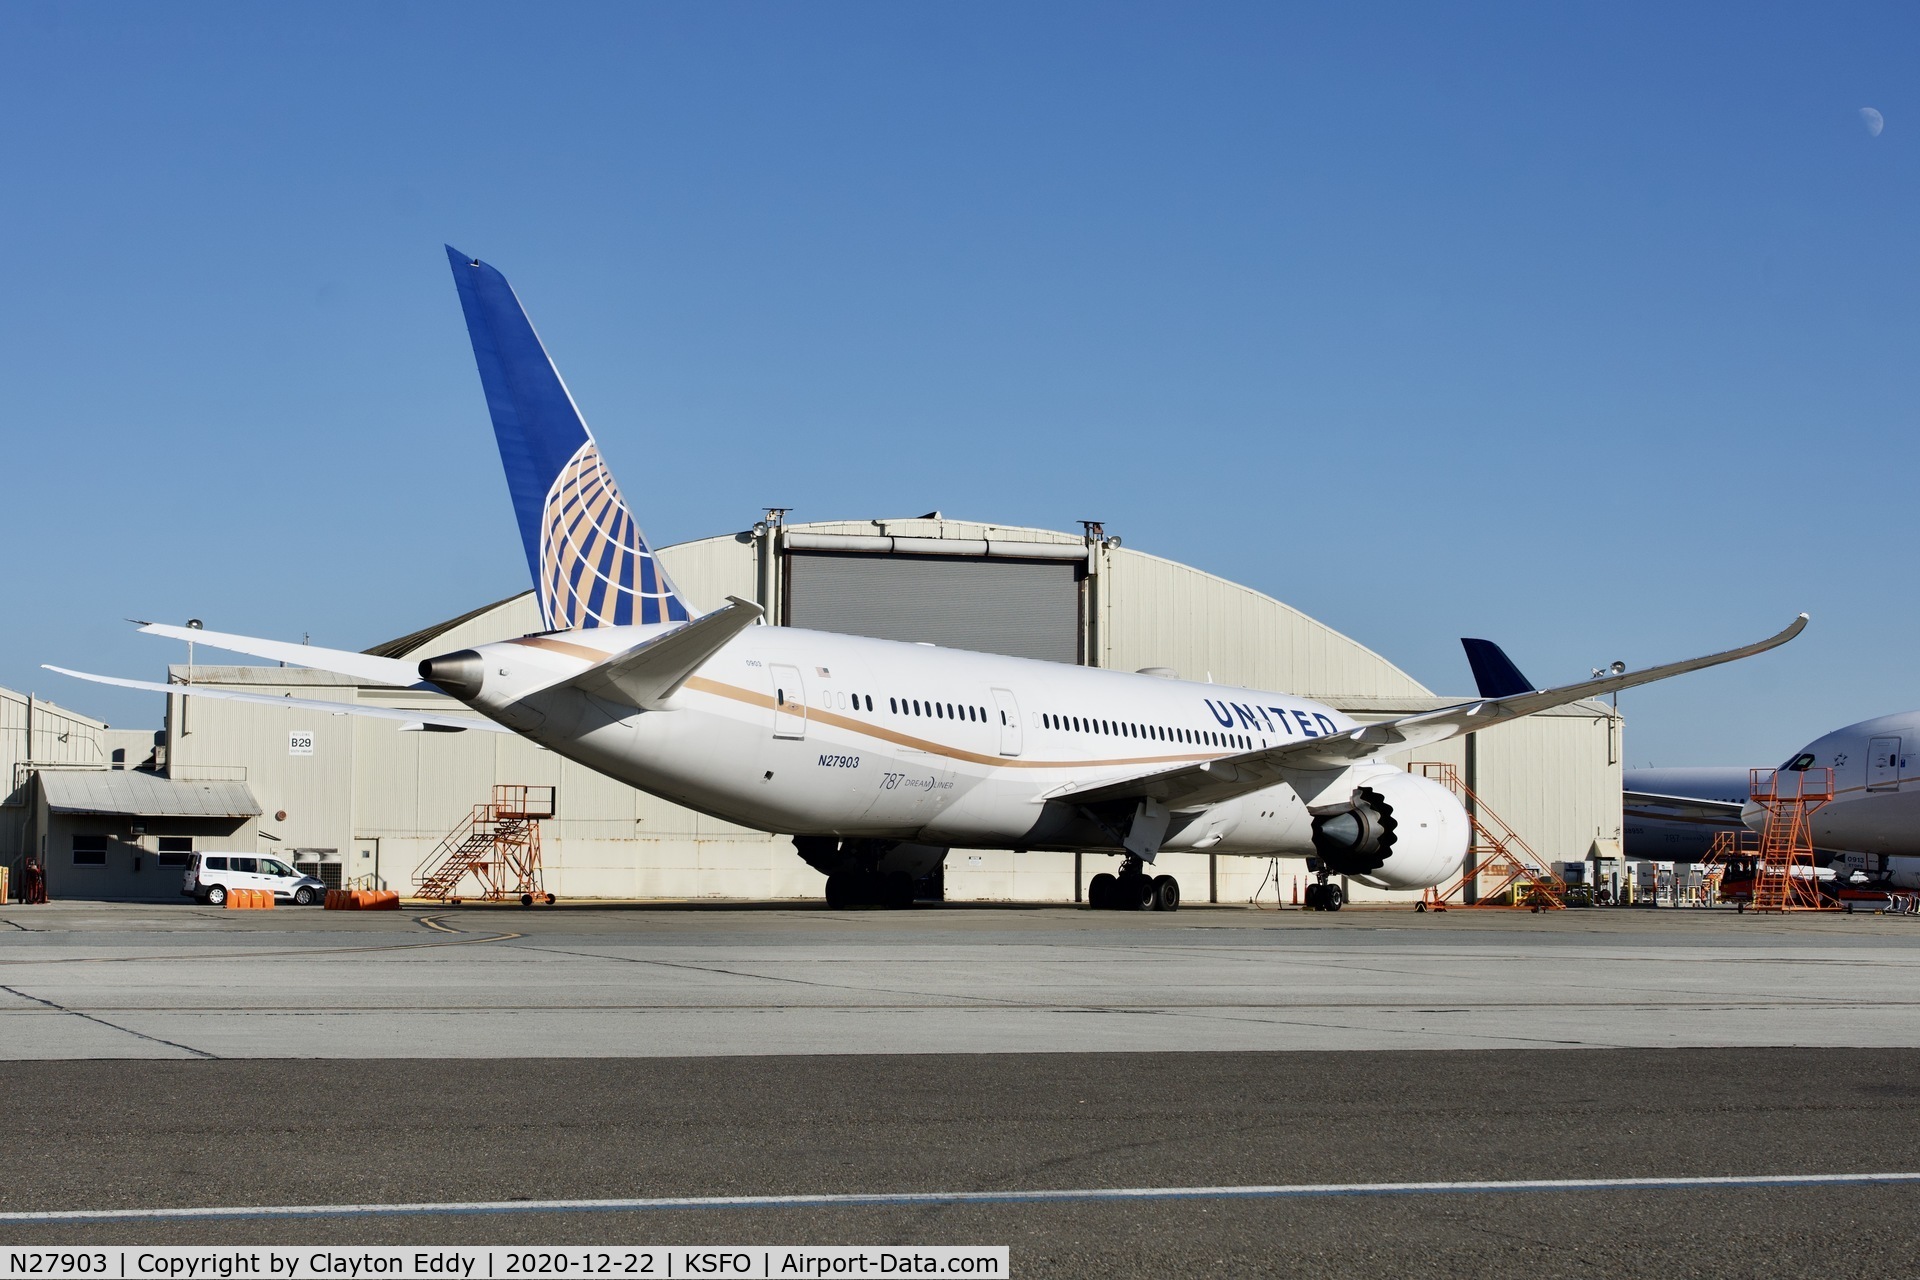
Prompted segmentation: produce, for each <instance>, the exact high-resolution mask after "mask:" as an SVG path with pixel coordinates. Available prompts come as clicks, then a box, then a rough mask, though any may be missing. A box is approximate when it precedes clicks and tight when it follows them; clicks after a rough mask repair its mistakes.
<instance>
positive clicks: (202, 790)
mask: <svg viewBox="0 0 1920 1280" xmlns="http://www.w3.org/2000/svg"><path fill="white" fill-rule="evenodd" d="M40 788H41V791H42V793H43V794H44V795H45V796H46V797H47V807H48V808H49V809H51V810H53V811H54V812H55V813H120V814H128V815H130V816H133V817H143V818H253V817H258V816H259V814H260V805H259V803H258V802H257V801H255V800H254V798H253V792H252V791H250V790H248V789H247V784H246V783H244V782H176V781H175V780H174V779H172V778H162V777H160V776H159V775H158V774H152V773H141V772H139V771H138V770H133V769H74V770H66V769H47V770H43V771H42V772H41V774H40Z"/></svg>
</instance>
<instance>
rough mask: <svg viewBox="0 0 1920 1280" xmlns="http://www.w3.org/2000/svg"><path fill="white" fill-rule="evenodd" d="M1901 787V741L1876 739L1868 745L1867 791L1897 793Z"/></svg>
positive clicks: (1896, 739)
mask: <svg viewBox="0 0 1920 1280" xmlns="http://www.w3.org/2000/svg"><path fill="white" fill-rule="evenodd" d="M1899 787H1900V739H1898V738H1875V739H1873V740H1872V741H1871V742H1869V743H1868V744H1867V790H1869V791H1896V790H1898V789H1899Z"/></svg>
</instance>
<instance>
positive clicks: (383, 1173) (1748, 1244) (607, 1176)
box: [0, 1049, 1920, 1278]
mask: <svg viewBox="0 0 1920 1280" xmlns="http://www.w3.org/2000/svg"><path fill="white" fill-rule="evenodd" d="M0 1090H4V1094H5V1096H6V1097H7V1098H8V1099H10V1100H11V1106H12V1108H13V1109H14V1113H15V1118H16V1121H17V1122H16V1123H14V1124H12V1125H11V1126H10V1131H9V1137H8V1141H7V1142H6V1143H5V1144H0V1204H3V1205H4V1208H5V1209H6V1210H8V1211H18V1210H59V1209H72V1208H76V1207H93V1208H122V1207H151V1206H180V1205H286V1204H311V1203H342V1202H391V1201H406V1202H422V1201H428V1202H443V1201H458V1200H493V1201H501V1200H513V1199H533V1200H540V1199H550V1198H600V1197H615V1196H654V1195H728V1194H779V1193H785V1192H848V1193H860V1192H868V1193H871V1192H890V1191H942V1190H947V1191H952V1190H989V1191H991V1190H1023V1189H1036V1188H1087V1187H1114V1186H1118V1187H1129V1186H1187V1185H1220V1184H1269V1183H1300V1182H1314V1183H1318V1182H1343V1181H1383V1180H1429V1179H1432V1180H1453V1179H1465V1178H1536V1177H1540V1178H1548V1177H1550V1178H1566V1177H1622V1176H1645V1175H1685V1174H1710V1175H1725V1174H1753V1173H1781V1172H1790V1173H1799V1174H1806V1173H1821V1172H1848V1171H1889V1170H1897V1169H1920V1124H1916V1121H1920V1114H1917V1112H1920V1052H1914V1051H1910V1050H1847V1051H1834V1050H1808V1049H1787V1050H1756V1049H1734V1050H1698V1049H1695V1050H1606V1051H1593V1050H1569V1051H1566V1052H1560V1053H1539V1052H1533V1051H1525V1050H1521V1051H1514V1050H1493V1051H1467V1052H1456V1053H1429V1052H1398V1053H1384V1052H1368V1051H1359V1052H1352V1053H1338V1054H1326V1053H1212V1054H1192V1053H1181V1054H1025V1055H1001V1054H963V1055H924V1054H923V1055H912V1056H901V1057H895V1056H884V1055H860V1056H825V1057H771V1056H752V1057H735V1058H692V1059H662V1058H651V1059H597V1060H578V1059H575V1060H538V1059H514V1060H467V1061H461V1062H420V1061H417V1060H411V1061H409V1060H380V1061H367V1062H339V1061H306V1062H263V1061H252V1062H205V1061H202V1062H168V1063H162V1062H153V1063H140V1064H132V1063H112V1062H94V1063H58V1064H54V1063H9V1064H5V1065H4V1066H0ZM18 1121H26V1122H25V1123H20V1122H18ZM1915 1195H1916V1192H1915V1189H1914V1188H1913V1187H1911V1186H1908V1187H1844V1188H1789V1189H1768V1190H1733V1191H1699V1190H1682V1191H1670V1190H1668V1191H1632V1192H1599V1193H1594V1192H1554V1193H1533V1194H1449V1195H1429V1196H1420V1197H1397V1198H1358V1199H1339V1200H1332V1199H1329V1200H1294V1201H1242V1202H1232V1201H1206V1200H1195V1201H1183V1202H1147V1203H1135V1204H1101V1203H1091V1204H1089V1203H1071V1202H1069V1203H1063V1204H1050V1205H965V1206H916V1207H886V1208H870V1207H848V1208H835V1209H829V1210H817V1209H815V1210H758V1209H756V1210H703V1211H693V1212H686V1211H680V1212H672V1211H669V1212H642V1213H592V1214H526V1215H504V1216H484V1217H469V1216H459V1215H444V1216H423V1217H406V1218H366V1217H354V1216H344V1215H343V1216H340V1217H337V1218H331V1219H318V1220H315V1219H309V1220H302V1221H285V1220H273V1219H262V1220H252V1221H248V1220H242V1221H233V1222H216V1223H192V1224H181V1225H172V1224H154V1223H139V1224H130V1225H118V1226H102V1225H85V1226H24V1225H19V1224H13V1223H9V1224H0V1239H4V1240H6V1241H7V1242H9V1243H27V1242H35V1243H50V1242H75V1243H77V1242H83V1241H85V1242H95V1243H120V1242H127V1243H153V1244H161V1243H206V1242H229V1241H235V1242H237V1241H270V1242H278V1243H303V1244H304V1243H337V1244H355V1243H358V1244H388V1243H405V1244H413V1243H424V1242H433V1241H447V1242H463V1243H489V1242H495V1243H547V1244H554V1243H576V1244H578V1243H628V1244H640V1243H655V1244H659V1243H675V1244H685V1243H700V1242H710V1243H801V1242H805V1243H863V1242H864V1243H878V1242H885V1243H991V1244H998V1243H1005V1244H1008V1245H1009V1246H1010V1247H1011V1249H1012V1252H1013V1262H1014V1267H1015V1274H1017V1275H1022V1276H1091V1275H1113V1276H1167V1275H1192V1276H1216V1275H1299V1276H1378V1275H1416V1276H1426V1275H1434V1276H1439V1275H1447V1276H1461V1275H1472V1276H1526V1277H1534V1278H1539V1277H1553V1276H1574V1275H1580V1276H1592V1275H1621V1276H1642V1275H1644V1276H1675V1275H1739V1276H1848V1275H1875V1276H1881V1277H1884V1276H1890V1275H1907V1274H1912V1258H1911V1242H1912V1238H1913V1232H1912V1225H1911V1224H1912V1216H1913V1206H1914V1200H1915Z"/></svg>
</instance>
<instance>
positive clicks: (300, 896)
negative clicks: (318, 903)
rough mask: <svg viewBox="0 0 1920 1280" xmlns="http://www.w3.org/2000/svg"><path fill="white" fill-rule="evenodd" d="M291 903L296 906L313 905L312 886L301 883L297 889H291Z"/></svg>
mask: <svg viewBox="0 0 1920 1280" xmlns="http://www.w3.org/2000/svg"><path fill="white" fill-rule="evenodd" d="M293 905H294V906H296V907H310V906H312V905H313V890H312V888H310V887H309V886H307V885H304V884H303V885H301V886H300V887H299V888H298V889H295V890H294V891H293Z"/></svg>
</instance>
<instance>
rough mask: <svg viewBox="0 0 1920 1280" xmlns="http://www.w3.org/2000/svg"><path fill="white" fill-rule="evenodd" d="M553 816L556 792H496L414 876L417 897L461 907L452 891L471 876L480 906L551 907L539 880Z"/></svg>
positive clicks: (506, 786)
mask: <svg viewBox="0 0 1920 1280" xmlns="http://www.w3.org/2000/svg"><path fill="white" fill-rule="evenodd" d="M553 814H554V788H552V787H529V786H522V785H520V784H517V783H503V784H501V785H499V786H496V787H494V789H493V799H492V800H490V801H488V802H487V803H486V804H477V805H475V806H473V812H472V813H471V814H469V815H467V819H466V821H465V822H462V823H461V824H460V825H459V826H457V827H455V828H454V829H453V830H452V831H451V832H449V833H448V834H447V838H446V839H444V840H442V841H441V842H440V845H439V847H438V848H436V849H435V850H434V851H433V854H432V856H430V857H429V858H428V859H427V860H426V862H425V863H423V864H422V865H421V868H420V870H419V871H417V872H416V873H415V874H414V883H415V884H416V885H418V886H419V896H421V897H422V898H439V899H440V900H441V901H443V902H458V901H460V899H459V898H457V897H455V896H454V890H455V889H457V888H458V887H459V885H460V882H461V881H462V880H463V879H465V878H466V877H467V876H468V875H471V876H473V877H474V878H475V879H476V880H478V881H479V882H480V894H479V897H480V900H481V901H482V902H508V901H511V900H513V899H514V898H518V899H519V900H520V905H521V906H523V907H530V906H532V905H533V904H534V903H535V902H542V901H543V902H545V903H547V904H548V905H549V906H551V905H552V903H553V895H552V894H550V893H548V892H547V891H546V889H545V887H544V886H543V885H542V883H541V876H540V820H541V819H542V818H551V817H552V816H553Z"/></svg>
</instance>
